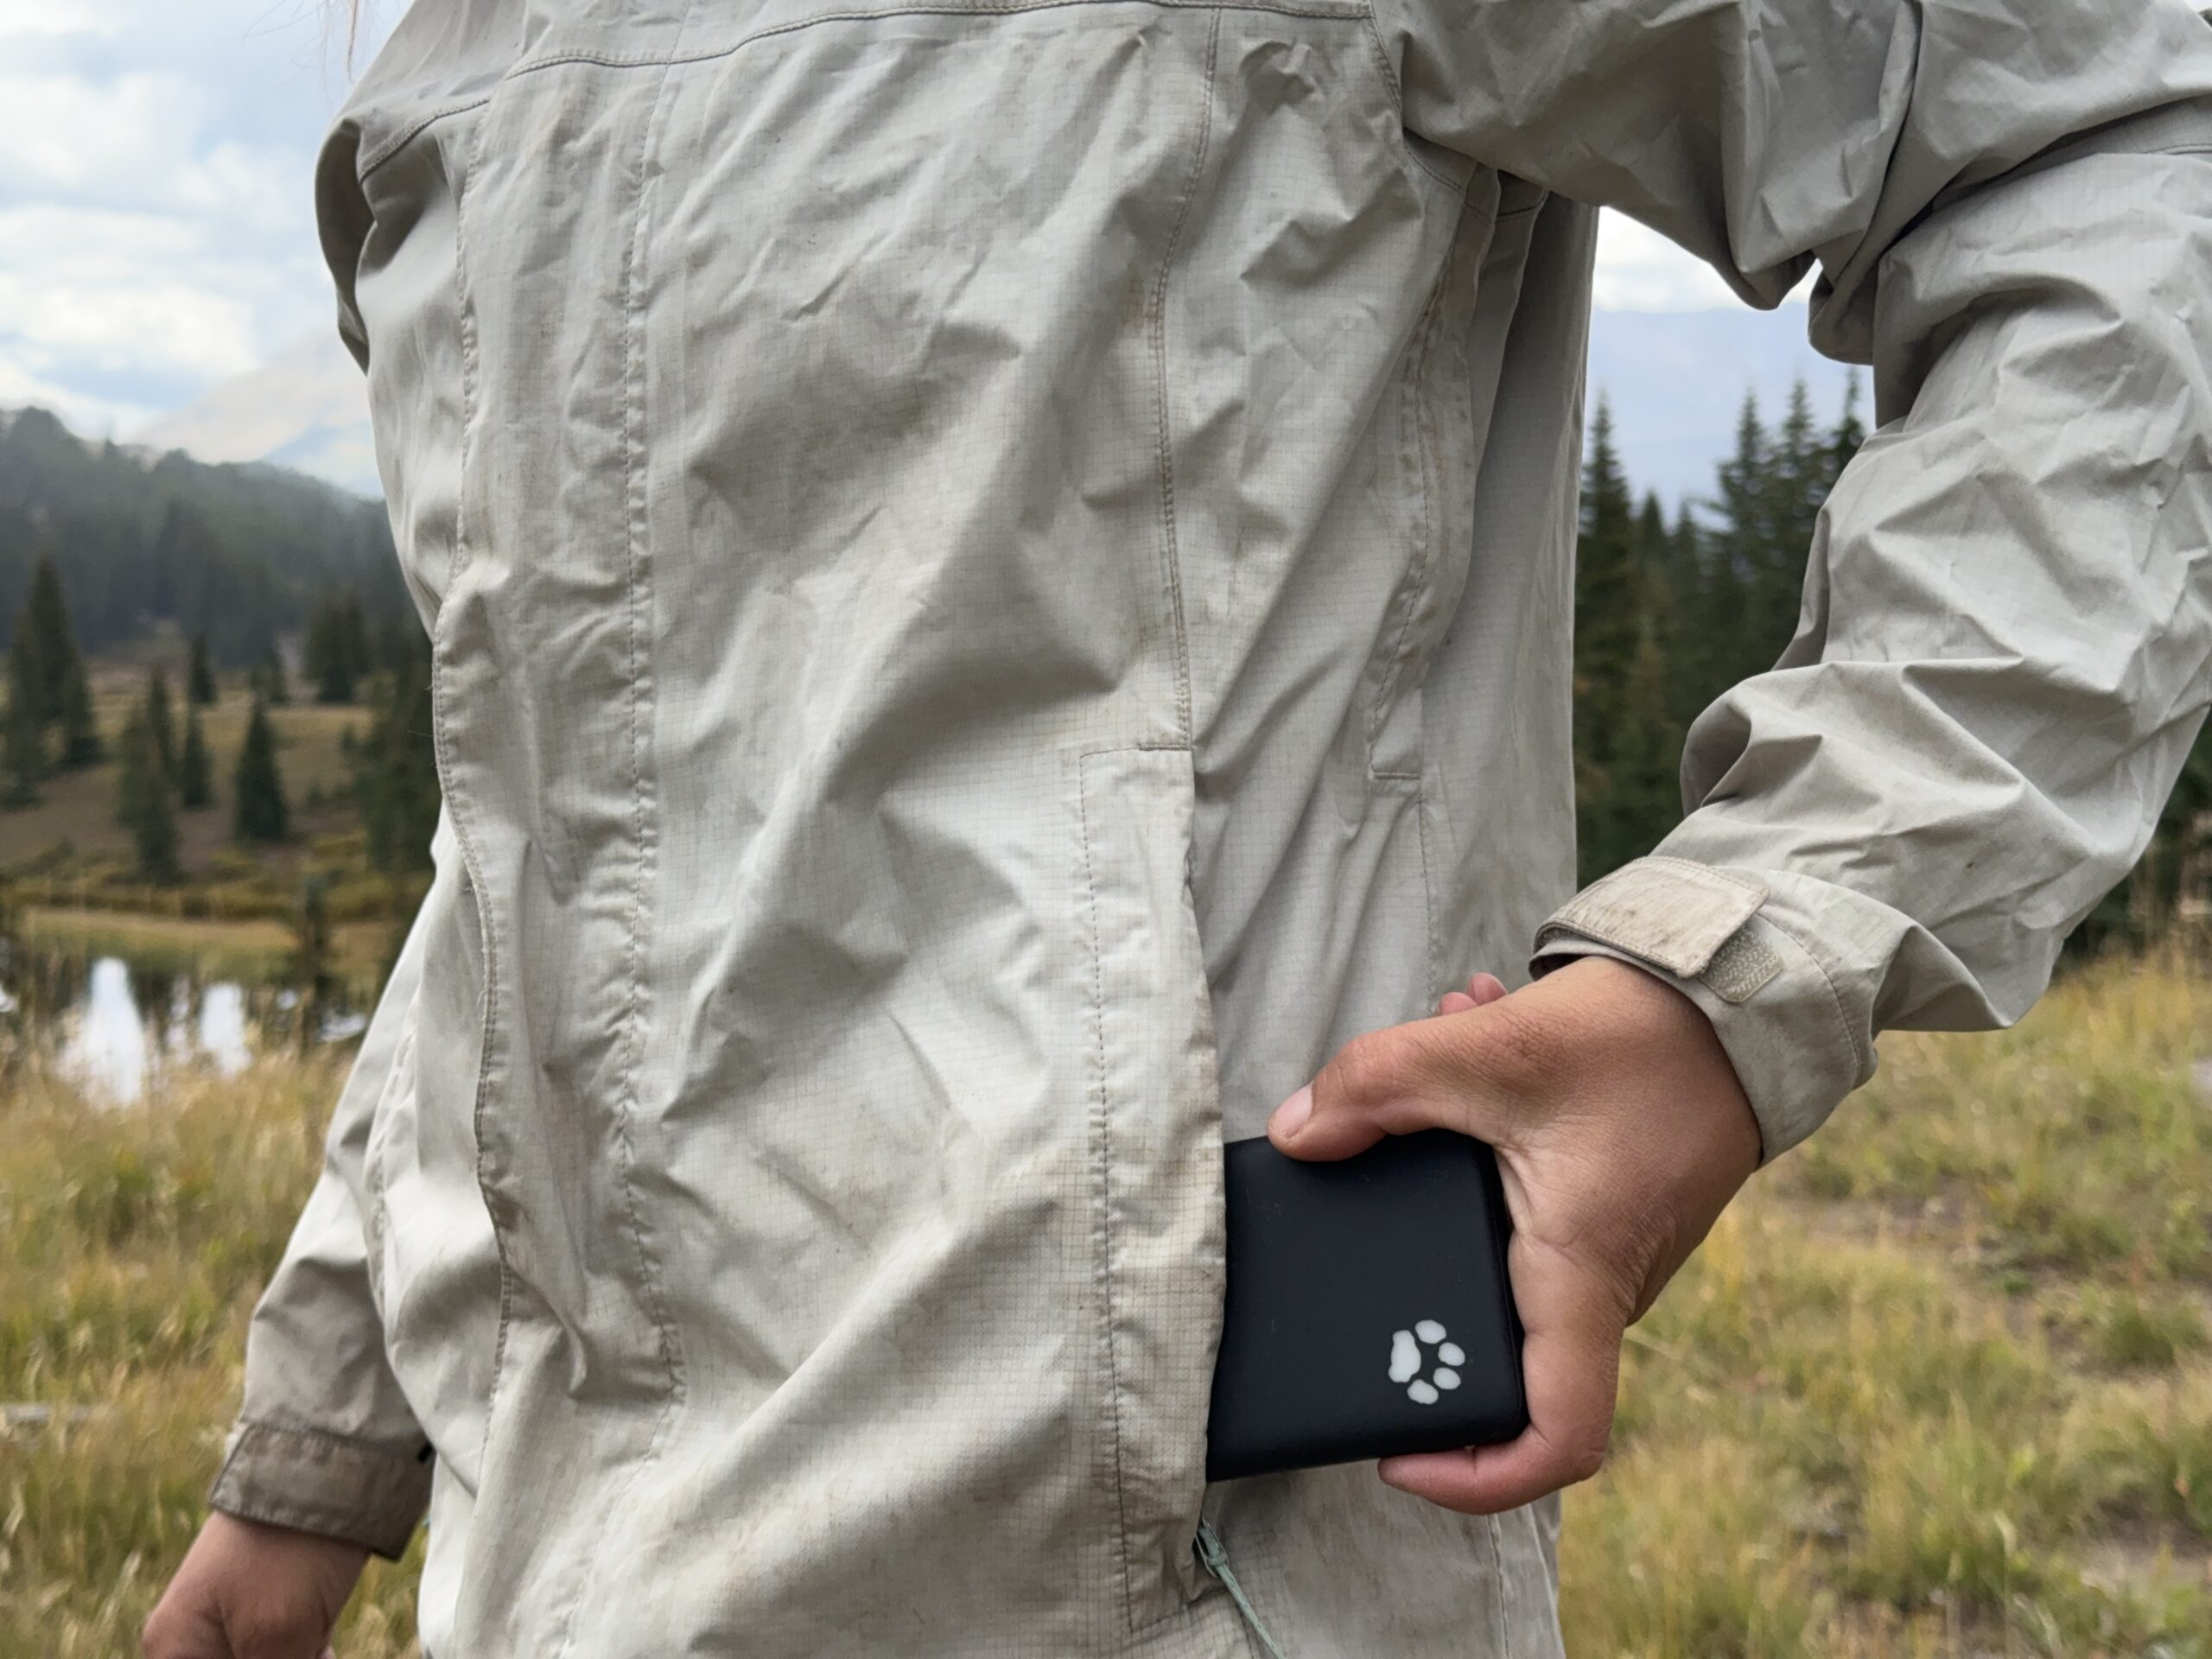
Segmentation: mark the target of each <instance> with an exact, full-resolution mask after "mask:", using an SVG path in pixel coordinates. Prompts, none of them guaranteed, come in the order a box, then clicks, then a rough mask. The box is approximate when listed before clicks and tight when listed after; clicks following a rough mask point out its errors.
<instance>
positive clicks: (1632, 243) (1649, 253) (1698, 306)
mask: <svg viewBox="0 0 2212 1659" xmlns="http://www.w3.org/2000/svg"><path fill="white" fill-rule="evenodd" d="M1597 298H1598V303H1599V305H1600V306H1602V307H1604V308H1605V309H1606V310H1609V311H1707V310H1711V309H1712V308H1713V307H1715V306H1729V305H1740V304H1742V303H1743V302H1742V301H1740V300H1738V298H1737V297H1736V294H1735V291H1734V290H1733V289H1731V288H1730V287H1729V286H1728V284H1727V283H1724V282H1722V281H1721V280H1720V276H1719V272H1717V271H1715V270H1713V267H1712V266H1710V265H1708V264H1706V263H1705V261H1703V260H1702V259H1700V258H1698V257H1695V256H1694V255H1693V254H1688V253H1685V252H1683V251H1682V250H1681V249H1680V248H1678V247H1676V246H1675V245H1674V244H1673V243H1672V242H1669V240H1668V239H1667V238H1665V237H1663V236H1662V235H1660V234H1659V233H1658V232H1656V231H1653V230H1648V229H1646V228H1645V227H1644V226H1642V225H1639V224H1637V221H1636V220H1634V219H1630V218H1628V217H1627V216H1626V215H1625V214H1622V213H1607V214H1605V216H1604V217H1603V218H1602V219H1599V224H1598V286H1597Z"/></svg>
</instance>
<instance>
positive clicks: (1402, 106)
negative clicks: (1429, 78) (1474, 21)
mask: <svg viewBox="0 0 2212 1659" xmlns="http://www.w3.org/2000/svg"><path fill="white" fill-rule="evenodd" d="M1360 19H1361V21H1362V22H1364V23H1365V24H1366V25H1367V43H1368V44H1369V45H1370V46H1371V47H1373V48H1375V61H1376V64H1377V65H1378V66H1380V67H1381V68H1382V71H1383V82H1384V84H1385V85H1387V86H1389V89H1390V111H1391V113H1393V114H1394V115H1395V116H1396V117H1397V118H1398V124H1399V126H1401V127H1403V126H1404V125H1405V124H1406V95H1405V92H1404V89H1403V88H1402V87H1401V86H1399V85H1398V72H1397V70H1396V69H1395V67H1392V65H1391V62H1390V48H1389V47H1387V46H1385V45H1384V44H1383V23H1382V20H1381V19H1380V18H1378V17H1376V15H1375V0H1362V4H1361V6H1360ZM1429 176H1430V177H1432V178H1433V177H1435V175H1434V174H1430V175H1429Z"/></svg>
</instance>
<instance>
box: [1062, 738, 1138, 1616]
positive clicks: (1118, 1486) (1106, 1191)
mask: <svg viewBox="0 0 2212 1659" xmlns="http://www.w3.org/2000/svg"><path fill="white" fill-rule="evenodd" d="M1100 753H1111V751H1101V752H1100ZM1095 758H1096V755H1094V754H1084V755H1081V756H1079V757H1078V758H1077V762H1076V817H1077V823H1078V824H1079V826H1080V828H1081V830H1082V835H1083V884H1084V893H1085V895H1086V898H1087V899H1088V901H1089V905H1090V976H1091V977H1090V1024H1091V1034H1092V1039H1093V1041H1094V1044H1095V1047H1096V1055H1095V1058H1096V1065H1097V1072H1098V1086H1097V1088H1096V1091H1095V1092H1094V1094H1093V1096H1092V1100H1091V1107H1090V1128H1091V1147H1092V1152H1091V1159H1092V1175H1093V1181H1094V1185H1095V1186H1096V1192H1097V1197H1098V1219H1097V1221H1096V1224H1094V1225H1093V1227H1092V1242H1093V1246H1094V1252H1093V1257H1092V1262H1091V1277H1092V1281H1093V1285H1094V1287H1095V1288H1096V1292H1097V1294H1098V1306H1099V1313H1100V1318H1101V1332H1100V1335H1101V1337H1102V1338H1103V1344H1102V1345H1103V1347H1104V1349H1105V1354H1106V1425H1107V1445H1108V1448H1109V1451H1110V1452H1111V1453H1112V1457H1113V1467H1114V1522H1115V1524H1114V1554H1115V1560H1116V1565H1117V1566H1118V1567H1119V1568H1120V1570H1121V1574H1122V1621H1123V1623H1125V1624H1134V1623H1135V1605H1136V1597H1135V1582H1134V1578H1133V1574H1132V1573H1131V1569H1130V1565H1129V1516H1128V1492H1127V1489H1126V1485H1125V1483H1124V1481H1123V1478H1122V1373H1121V1364H1120V1361H1119V1358H1118V1357H1117V1355H1116V1351H1115V1344H1114V1323H1115V1313H1116V1310H1115V1306H1114V1174H1113V1169H1114V1118H1113V1112H1112V1109H1111V1104H1110V1101H1109V1090H1108V1088H1107V1071H1106V950H1105V941H1104V940H1103V938H1101V936H1100V933H1099V925H1098V876H1097V872H1096V867H1095V865H1094V863H1093V861H1092V855H1091V846H1090V763H1091V761H1092V760H1094V759H1095Z"/></svg>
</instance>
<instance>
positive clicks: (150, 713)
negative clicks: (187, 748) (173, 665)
mask: <svg viewBox="0 0 2212 1659" xmlns="http://www.w3.org/2000/svg"><path fill="white" fill-rule="evenodd" d="M146 730H147V733H148V734H149V735H150V736H151V737H152V738H153V740H154V758H155V759H156V760H158V761H160V762H161V767H162V777H164V778H166V779H169V780H170V781H171V782H175V779H176V761H177V747H176V716H175V714H174V713H173V712H172V711H171V710H170V708H169V682H168V676H167V675H165V674H163V673H162V671H161V670H160V669H159V668H158V667H156V668H154V669H152V670H150V671H148V673H147V675H146Z"/></svg>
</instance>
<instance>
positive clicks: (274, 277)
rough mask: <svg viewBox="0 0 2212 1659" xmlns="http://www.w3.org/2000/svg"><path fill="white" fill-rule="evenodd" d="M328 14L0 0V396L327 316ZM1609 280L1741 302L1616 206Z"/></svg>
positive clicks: (62, 396)
mask: <svg viewBox="0 0 2212 1659" xmlns="http://www.w3.org/2000/svg"><path fill="white" fill-rule="evenodd" d="M423 3H435V0H423ZM382 10H383V13H384V16H382V17H378V16H372V17H371V19H370V22H369V29H368V35H369V38H368V40H367V41H366V42H365V45H364V47H363V48H362V53H361V54H357V63H358V62H359V61H365V55H364V54H365V52H366V51H367V50H368V49H369V48H372V47H373V44H374V41H375V40H376V39H377V38H378V36H379V35H380V32H381V31H380V29H379V28H378V25H379V24H380V23H384V22H388V21H389V19H390V17H391V16H396V15H397V11H398V10H399V6H398V3H397V0H385V4H384V6H383V8H382ZM338 27H339V28H340V29H342V27H343V25H342V23H340V25H338ZM330 31H331V25H330V23H329V21H328V19H327V17H326V16H325V11H324V8H323V6H322V4H321V0H0V407H4V406H8V405H12V404H26V403H36V404H45V405H46V406H48V407H49V408H52V409H54V410H58V411H59V412H60V414H61V415H62V416H63V417H64V418H65V419H67V420H68V421H69V422H70V423H72V424H73V425H74V426H75V427H76V428H77V429H79V430H80V431H83V432H86V433H88V434H92V435H104V436H122V437H126V438H127V437H129V436H130V435H132V434H133V433H134V431H136V430H137V429H139V428H141V427H143V426H144V425H146V424H148V423H149V422H152V421H154V420H155V419H156V417H158V416H162V415H164V414H167V413H168V412H170V411H172V410H177V409H179V408H181V407H182V406H183V405H185V404H190V403H192V402H193V401H194V399H196V398H198V397H200V396H201V395H202V394H203V393H205V392H206V391H208V390H209V389H211V388H212V387H214V386H216V385H220V384H221V383H223V382H225V381H228V380H232V379H235V378H238V376H240V375H244V374H246V373H249V372H252V371H253V370H255V369H257V368H259V367H262V366H263V365H266V364H268V363H270V361H272V360H273V359H278V358H280V357H281V356H283V353H285V351H286V348H288V347H292V346H296V345H297V344H298V343H299V342H300V341H301V340H302V338H304V337H306V336H308V335H309V334H311V333H312V332H313V331H315V330H316V329H321V328H327V327H330V316H331V304H330V289H329V279H328V277H327V275H326V273H325V272H324V270H323V268H322V264H321V256H320V254H319V253H318V251H317V250H316V246H315V227H314V219H313V215H312V211H311V206H310V201H311V198H310V194H309V182H310V179H311V176H312V170H313V167H314V162H315V150H316V148H317V146H318V144H319V143H320V141H321V136H322V133H323V130H324V129H325V127H326V126H327V124H328V122H329V120H330V118H331V116H332V115H333V113H334V111H336V109H337V107H338V105H339V104H340V101H341V100H342V99H343V98H344V96H345V92H346V84H347V73H346V65H345V62H344V56H345V54H344V49H343V42H342V41H334V40H332V39H331V38H330ZM1598 300H1599V305H1600V306H1602V307H1608V308H1617V309H1626V310H1638V311H1675V310H1688V309H1698V308H1708V307H1715V306H1726V305H1731V304H1733V303H1734V302H1733V300H1732V297H1731V296H1730V295H1729V293H1728V290H1727V289H1726V288H1725V287H1724V286H1723V285H1722V284H1721V283H1720V281H1719V278H1718V277H1715V276H1713V273H1712V272H1710V271H1709V270H1707V269H1706V268H1705V267H1704V266H1703V265H1701V264H1699V263H1698V262H1696V261H1695V260H1693V259H1691V258H1690V257H1688V256H1687V255H1685V254H1683V253H1681V252H1680V251H1677V250H1675V248H1674V247H1672V246H1671V245H1669V244H1668V243H1666V242H1665V241H1664V240H1662V238H1659V237H1657V236H1655V235H1653V234H1652V233H1651V232H1648V231H1645V230H1643V228H1642V227H1640V226H1637V225H1634V224H1632V223H1630V222H1628V221H1625V220H1622V219H1618V217H1616V216H1614V215H1610V214H1609V215H1607V219H1606V224H1605V232H1604V238H1603V241H1602V244H1601V246H1600V250H1599V279H1598ZM1800 327H1802V324H1800Z"/></svg>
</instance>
